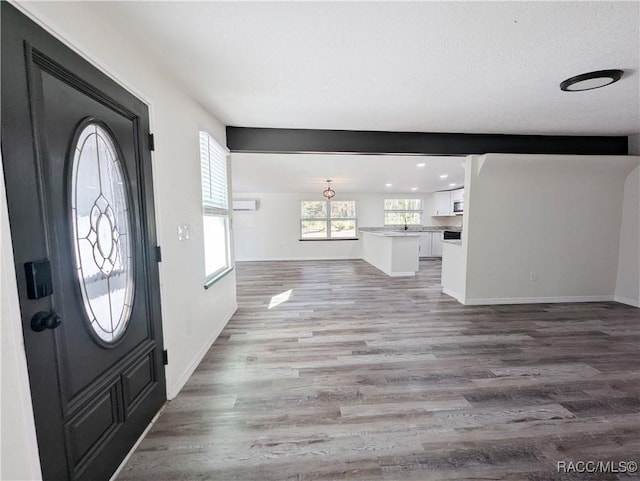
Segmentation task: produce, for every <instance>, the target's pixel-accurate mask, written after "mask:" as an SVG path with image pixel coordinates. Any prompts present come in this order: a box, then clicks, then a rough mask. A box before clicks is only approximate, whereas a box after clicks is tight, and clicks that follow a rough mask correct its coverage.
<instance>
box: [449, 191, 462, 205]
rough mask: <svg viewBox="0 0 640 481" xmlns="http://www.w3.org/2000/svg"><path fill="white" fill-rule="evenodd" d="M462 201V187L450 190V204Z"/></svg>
mask: <svg viewBox="0 0 640 481" xmlns="http://www.w3.org/2000/svg"><path fill="white" fill-rule="evenodd" d="M462 201H464V189H456V190H452V191H451V205H453V203H454V202H462Z"/></svg>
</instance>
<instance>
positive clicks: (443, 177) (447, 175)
mask: <svg viewBox="0 0 640 481" xmlns="http://www.w3.org/2000/svg"><path fill="white" fill-rule="evenodd" d="M447 177H449V174H442V175H441V176H440V178H441V179H446V178H447Z"/></svg>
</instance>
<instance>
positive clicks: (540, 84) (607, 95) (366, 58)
mask: <svg viewBox="0 0 640 481" xmlns="http://www.w3.org/2000/svg"><path fill="white" fill-rule="evenodd" d="M88 5H91V6H90V8H91V11H92V12H94V13H96V14H97V15H99V16H101V17H102V18H103V19H105V20H106V21H107V22H109V23H110V24H111V25H112V26H113V27H114V28H115V29H117V30H119V31H120V32H121V33H122V34H123V35H125V36H133V37H135V38H136V41H137V42H138V43H140V44H141V45H143V47H144V48H146V49H148V50H149V52H150V54H151V55H152V57H154V58H155V61H156V62H157V64H158V65H159V68H160V69H162V70H163V71H164V72H165V73H166V74H167V75H170V76H171V77H172V78H173V79H174V80H175V81H176V82H177V83H179V84H181V85H182V86H183V87H184V88H185V89H186V90H187V91H188V93H189V94H190V95H192V96H193V97H194V98H195V99H197V100H198V101H199V102H200V103H201V104H202V105H203V106H205V107H206V108H207V109H208V110H210V111H211V112H212V113H213V114H214V115H215V116H216V117H217V118H218V119H219V120H221V121H222V122H223V123H225V124H227V125H235V126H251V127H284V128H286V127H290V128H294V127H295V128H320V129H323V128H326V129H359V130H392V131H428V132H476V133H480V132H486V133H525V134H526V133H528V134H621V135H628V134H632V133H636V132H640V98H639V91H640V86H639V85H640V84H639V81H638V78H639V75H638V70H639V69H640V27H639V23H640V3H639V2H636V1H632V2H581V1H577V2H392V1H389V2H183V1H181V2H126V1H125V2H99V3H98V2H96V3H93V2H90V3H88ZM611 68H620V69H624V70H625V71H626V72H627V73H626V75H625V76H624V77H623V79H622V80H621V81H619V82H618V83H616V84H614V85H611V86H609V87H607V88H603V89H598V90H593V91H589V92H581V93H575V92H572V93H565V92H561V91H560V89H559V87H558V84H559V83H560V82H561V81H562V80H564V79H566V78H568V77H571V76H574V75H577V74H580V73H584V72H588V71H592V70H601V69H611Z"/></svg>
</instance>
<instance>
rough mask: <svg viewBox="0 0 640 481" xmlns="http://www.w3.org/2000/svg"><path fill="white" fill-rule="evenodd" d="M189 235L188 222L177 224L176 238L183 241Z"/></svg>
mask: <svg viewBox="0 0 640 481" xmlns="http://www.w3.org/2000/svg"><path fill="white" fill-rule="evenodd" d="M189 237H191V232H189V225H188V224H178V240H180V241H184V240H187V239H189Z"/></svg>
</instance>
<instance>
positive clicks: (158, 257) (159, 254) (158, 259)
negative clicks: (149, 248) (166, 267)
mask: <svg viewBox="0 0 640 481" xmlns="http://www.w3.org/2000/svg"><path fill="white" fill-rule="evenodd" d="M156 262H162V249H161V248H160V246H156Z"/></svg>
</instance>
